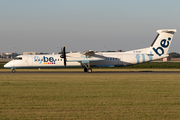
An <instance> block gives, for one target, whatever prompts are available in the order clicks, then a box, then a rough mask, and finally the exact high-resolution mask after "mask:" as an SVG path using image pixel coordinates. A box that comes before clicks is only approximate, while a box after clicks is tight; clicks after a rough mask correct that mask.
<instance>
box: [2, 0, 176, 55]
mask: <svg viewBox="0 0 180 120" xmlns="http://www.w3.org/2000/svg"><path fill="white" fill-rule="evenodd" d="M179 5H180V1H179V0H171V1H169V0H0V52H4V53H6V52H17V53H23V52H47V53H53V52H55V53H56V52H59V51H60V49H61V47H63V46H66V49H67V51H86V50H96V51H107V50H112V51H116V50H118V49H121V50H123V51H128V50H133V49H139V48H145V47H149V46H150V45H151V44H152V42H153V40H154V39H155V37H156V35H157V32H156V31H157V30H158V29H177V33H175V35H174V38H173V41H172V43H171V46H170V49H169V52H178V53H180V47H179V44H180V32H179V30H180V15H179V13H180V7H179Z"/></svg>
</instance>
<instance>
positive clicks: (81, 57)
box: [67, 50, 106, 64]
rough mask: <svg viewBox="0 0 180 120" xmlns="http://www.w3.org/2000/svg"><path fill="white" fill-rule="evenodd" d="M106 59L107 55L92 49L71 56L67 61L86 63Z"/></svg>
mask: <svg viewBox="0 0 180 120" xmlns="http://www.w3.org/2000/svg"><path fill="white" fill-rule="evenodd" d="M105 59H106V57H104V56H103V55H99V54H96V53H95V52H94V51H92V50H88V51H86V52H84V53H79V54H76V56H74V57H73V58H72V57H71V59H68V60H67V62H80V63H83V64H84V63H89V62H91V61H101V60H105Z"/></svg>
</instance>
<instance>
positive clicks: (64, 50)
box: [63, 46, 66, 66]
mask: <svg viewBox="0 0 180 120" xmlns="http://www.w3.org/2000/svg"><path fill="white" fill-rule="evenodd" d="M63 57H64V66H66V48H65V46H64V47H63Z"/></svg>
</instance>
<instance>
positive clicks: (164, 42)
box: [153, 37, 171, 56]
mask: <svg viewBox="0 0 180 120" xmlns="http://www.w3.org/2000/svg"><path fill="white" fill-rule="evenodd" d="M170 40H171V38H170V37H169V38H168V40H166V39H162V40H161V42H160V45H161V46H160V47H158V48H154V47H153V50H154V52H155V53H156V54H157V55H159V56H161V55H163V54H164V48H167V47H168V46H169V41H170Z"/></svg>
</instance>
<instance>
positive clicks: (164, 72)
mask: <svg viewBox="0 0 180 120" xmlns="http://www.w3.org/2000/svg"><path fill="white" fill-rule="evenodd" d="M26 74H28V75H33V74H48V75H54V74H56V75H64V74H69V75H71V74H79V75H81V74H83V75H84V74H87V75H94V74H180V71H153V72H152V71H142V72H141V71H140V72H122V71H121V72H119V71H118V72H92V73H84V72H16V73H12V72H0V75H26Z"/></svg>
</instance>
